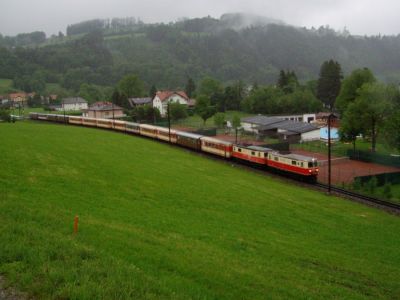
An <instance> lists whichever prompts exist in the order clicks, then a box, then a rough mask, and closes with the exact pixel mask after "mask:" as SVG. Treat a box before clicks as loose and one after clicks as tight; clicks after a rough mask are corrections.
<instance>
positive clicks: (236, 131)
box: [235, 127, 238, 144]
mask: <svg viewBox="0 0 400 300" xmlns="http://www.w3.org/2000/svg"><path fill="white" fill-rule="evenodd" d="M237 136H238V128H237V127H235V144H237Z"/></svg>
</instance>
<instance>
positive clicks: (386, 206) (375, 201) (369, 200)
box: [313, 183, 400, 214]
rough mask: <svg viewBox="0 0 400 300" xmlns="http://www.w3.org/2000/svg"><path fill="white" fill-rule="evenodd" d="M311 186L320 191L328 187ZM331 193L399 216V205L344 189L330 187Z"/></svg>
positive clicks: (325, 185) (322, 185)
mask: <svg viewBox="0 0 400 300" xmlns="http://www.w3.org/2000/svg"><path fill="white" fill-rule="evenodd" d="M313 186H315V187H318V188H321V189H325V190H327V191H328V189H329V186H328V185H327V184H323V183H314V184H313ZM331 192H332V193H334V194H337V195H340V196H345V197H346V198H351V199H354V200H357V201H360V202H363V203H367V204H372V205H374V206H379V207H381V208H384V209H387V210H390V211H393V212H396V213H397V214H400V204H397V203H394V202H390V201H385V200H381V199H378V198H375V197H370V196H366V195H361V194H358V193H355V192H351V191H348V190H345V189H341V188H338V187H334V186H331Z"/></svg>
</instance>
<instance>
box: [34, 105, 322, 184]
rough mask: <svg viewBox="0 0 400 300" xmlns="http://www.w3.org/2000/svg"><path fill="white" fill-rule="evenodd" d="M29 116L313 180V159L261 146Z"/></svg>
mask: <svg viewBox="0 0 400 300" xmlns="http://www.w3.org/2000/svg"><path fill="white" fill-rule="evenodd" d="M29 117H30V119H32V120H43V121H50V122H56V123H65V124H72V125H80V126H87V127H97V128H103V129H110V130H115V131H120V132H125V133H131V134H135V135H140V136H144V137H147V138H152V139H156V140H160V141H164V142H167V143H171V144H176V145H178V146H181V147H185V148H189V149H192V150H195V151H199V152H204V153H207V154H211V155H215V156H219V157H223V158H225V159H230V160H235V161H239V162H243V163H246V164H251V165H256V166H259V167H263V168H266V169H269V170H272V171H276V172H279V173H284V174H286V175H291V176H293V177H297V178H301V179H303V180H307V181H314V182H315V181H316V179H317V176H318V172H319V168H318V161H317V159H315V158H313V157H309V156H304V155H298V154H293V153H281V152H279V151H277V150H274V149H270V148H267V147H262V146H254V145H243V144H235V143H232V142H227V141H223V140H220V139H217V138H214V137H209V136H204V135H200V134H195V133H190V132H184V131H179V130H175V129H169V128H165V127H159V126H155V125H150V124H140V123H135V122H128V121H121V120H112V119H98V118H88V117H81V116H68V115H56V114H43V113H34V112H32V113H30V114H29Z"/></svg>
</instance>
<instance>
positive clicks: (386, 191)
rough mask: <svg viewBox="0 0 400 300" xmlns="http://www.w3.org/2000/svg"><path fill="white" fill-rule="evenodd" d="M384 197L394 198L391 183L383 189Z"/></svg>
mask: <svg viewBox="0 0 400 300" xmlns="http://www.w3.org/2000/svg"><path fill="white" fill-rule="evenodd" d="M383 197H384V198H385V199H391V198H392V197H393V194H392V185H391V184H390V183H386V184H385V186H384V187H383Z"/></svg>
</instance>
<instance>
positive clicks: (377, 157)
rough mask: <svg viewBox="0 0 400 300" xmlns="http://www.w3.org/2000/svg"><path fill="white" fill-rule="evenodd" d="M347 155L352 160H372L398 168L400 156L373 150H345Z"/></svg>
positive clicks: (399, 166)
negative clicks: (378, 152)
mask: <svg viewBox="0 0 400 300" xmlns="http://www.w3.org/2000/svg"><path fill="white" fill-rule="evenodd" d="M347 156H349V157H350V159H354V160H361V161H365V162H374V163H378V164H382V165H386V166H391V167H397V168H400V157H399V156H389V155H382V154H377V153H373V152H367V151H359V150H357V151H353V150H347Z"/></svg>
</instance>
